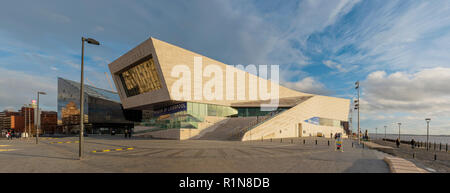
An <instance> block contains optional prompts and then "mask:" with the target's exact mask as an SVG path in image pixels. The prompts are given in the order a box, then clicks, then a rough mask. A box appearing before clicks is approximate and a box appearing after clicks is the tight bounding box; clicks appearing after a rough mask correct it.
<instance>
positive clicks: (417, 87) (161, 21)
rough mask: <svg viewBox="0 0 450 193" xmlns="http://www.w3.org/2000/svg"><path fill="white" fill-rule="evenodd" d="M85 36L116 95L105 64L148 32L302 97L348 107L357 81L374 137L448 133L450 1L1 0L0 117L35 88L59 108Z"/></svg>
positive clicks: (94, 78)
mask: <svg viewBox="0 0 450 193" xmlns="http://www.w3.org/2000/svg"><path fill="white" fill-rule="evenodd" d="M24 4H26V5H27V6H23V5H24ZM86 5H89V6H86ZM81 36H84V37H92V38H95V39H97V40H98V41H100V43H101V45H100V46H91V45H86V47H85V73H86V74H85V77H86V81H85V83H86V84H92V85H93V86H95V87H99V88H104V89H108V90H111V87H110V85H109V83H108V80H107V78H106V76H105V72H106V73H107V74H108V76H111V75H110V72H109V70H108V67H107V64H109V63H110V62H112V61H114V60H115V59H116V58H118V57H119V56H121V55H122V54H124V53H126V52H127V51H128V50H130V49H131V48H133V47H135V46H136V45H138V44H139V43H141V42H142V41H144V40H146V39H147V38H148V37H150V36H153V37H156V38H158V39H161V40H163V41H166V42H169V43H172V44H175V45H177V46H180V47H183V48H186V49H188V50H192V51H194V52H197V53H199V54H202V55H204V56H208V57H210V58H213V59H216V60H219V61H221V62H223V63H226V64H230V65H236V64H244V65H246V64H279V65H280V71H281V74H280V78H281V81H282V82H283V83H282V84H283V85H285V86H287V87H290V88H292V89H296V90H299V91H302V92H307V93H314V94H322V95H328V96H335V97H343V98H348V99H351V100H353V97H355V96H356V95H355V94H356V91H355V89H354V82H355V81H357V80H359V81H360V82H361V88H362V90H361V91H362V92H361V94H362V95H361V127H362V129H363V130H365V129H368V130H369V132H371V133H374V132H375V128H376V127H378V131H380V128H381V129H382V130H383V131H384V127H383V126H384V125H387V126H388V132H389V133H396V131H397V130H398V126H396V125H394V124H393V123H397V122H401V123H402V126H401V127H402V131H404V132H405V133H410V134H426V122H425V120H424V119H425V118H427V117H430V118H431V119H432V120H431V124H430V128H431V129H430V132H431V134H433V135H439V134H446V135H449V134H450V121H449V120H450V84H448V83H449V82H450V54H449V53H448V50H450V44H449V43H448V42H450V1H445V0H436V1H408V0H406V1H404V0H403V1H395V0H392V1H375V0H370V1H369V0H342V1H325V0H323V1H321V0H314V1H310V0H303V1H294V0H284V1H279V2H278V1H259V0H251V1H239V0H231V1H201V0H199V1H197V0H192V1H162V0H161V1H152V2H150V1H106V0H100V1H56V0H55V1H50V0H42V1H22V0H15V1H4V2H2V6H1V7H0V110H3V109H12V110H17V109H19V108H20V107H21V106H22V105H23V104H26V103H30V102H31V100H32V99H35V97H36V92H37V90H42V91H45V92H47V93H48V95H46V96H42V97H41V102H42V103H41V106H42V107H43V109H44V110H54V111H56V102H57V100H56V98H57V77H58V76H59V77H63V78H66V79H70V80H74V81H79V80H80V54H81V53H80V52H81ZM113 86H114V85H113ZM112 89H115V88H112ZM353 120H356V114H353ZM353 128H354V131H355V130H356V122H353Z"/></svg>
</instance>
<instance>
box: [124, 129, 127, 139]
mask: <svg viewBox="0 0 450 193" xmlns="http://www.w3.org/2000/svg"><path fill="white" fill-rule="evenodd" d="M124 132H125V138H127V137H128V129H125V131H124Z"/></svg>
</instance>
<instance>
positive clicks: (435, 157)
mask: <svg viewBox="0 0 450 193" xmlns="http://www.w3.org/2000/svg"><path fill="white" fill-rule="evenodd" d="M436 159H437V156H436V152H435V153H434V160H435V161H436Z"/></svg>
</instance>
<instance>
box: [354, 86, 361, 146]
mask: <svg viewBox="0 0 450 193" xmlns="http://www.w3.org/2000/svg"><path fill="white" fill-rule="evenodd" d="M355 89H357V90H358V99H357V100H355V110H358V144H360V143H361V137H360V132H361V131H360V126H359V109H360V108H361V107H360V106H359V104H360V102H359V92H360V89H359V81H356V82H355Z"/></svg>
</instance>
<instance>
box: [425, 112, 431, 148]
mask: <svg viewBox="0 0 450 193" xmlns="http://www.w3.org/2000/svg"><path fill="white" fill-rule="evenodd" d="M425 121H426V122H427V151H428V150H429V147H428V136H429V132H428V131H429V130H430V121H431V119H430V118H426V119H425Z"/></svg>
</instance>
